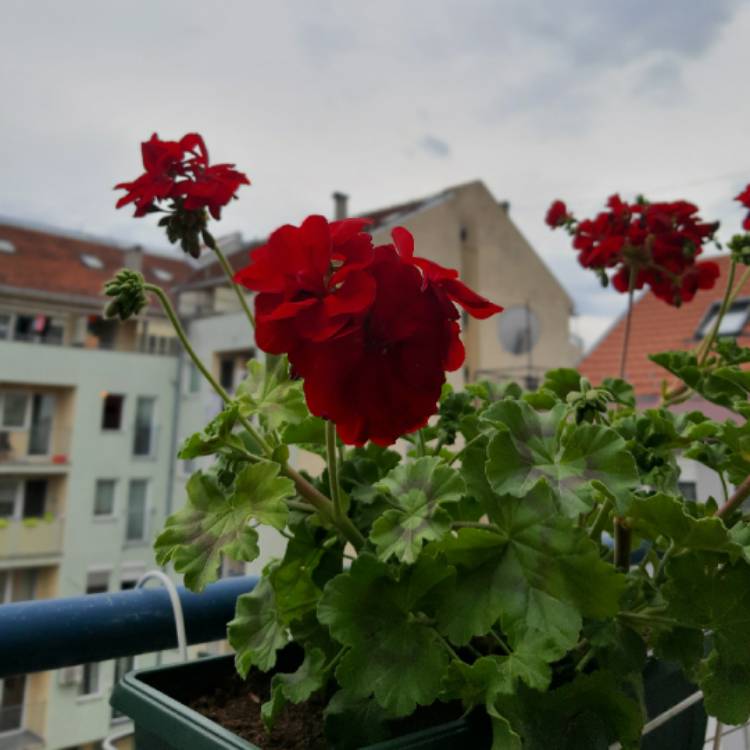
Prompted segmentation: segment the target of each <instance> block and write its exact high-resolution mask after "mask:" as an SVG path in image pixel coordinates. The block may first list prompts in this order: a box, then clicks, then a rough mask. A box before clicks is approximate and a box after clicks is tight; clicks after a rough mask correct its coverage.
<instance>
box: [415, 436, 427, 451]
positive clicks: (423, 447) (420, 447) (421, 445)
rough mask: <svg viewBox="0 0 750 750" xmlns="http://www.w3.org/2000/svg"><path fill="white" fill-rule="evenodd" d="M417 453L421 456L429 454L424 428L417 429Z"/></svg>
mask: <svg viewBox="0 0 750 750" xmlns="http://www.w3.org/2000/svg"><path fill="white" fill-rule="evenodd" d="M417 455H418V456H420V457H421V456H426V455H427V444H426V443H425V441H424V435H423V434H422V430H417Z"/></svg>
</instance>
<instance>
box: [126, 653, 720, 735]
mask: <svg viewBox="0 0 750 750" xmlns="http://www.w3.org/2000/svg"><path fill="white" fill-rule="evenodd" d="M233 670H234V660H233V657H232V656H231V655H230V656H218V657H212V658H207V659H201V660H198V661H194V662H190V663H188V664H177V665H172V666H167V667H157V668H151V669H143V670H139V671H135V672H131V673H130V674H128V675H126V676H125V678H124V679H123V680H122V681H121V682H120V683H119V684H118V685H117V686H116V687H115V690H114V692H113V693H112V698H111V703H112V705H113V706H114V707H115V708H116V709H117V710H118V711H121V712H122V713H124V714H127V715H128V716H129V717H130V718H131V719H133V722H134V724H135V750H187V748H189V750H262V749H259V748H257V747H256V746H255V745H252V744H251V743H249V742H247V741H246V740H243V739H240V738H239V737H237V735H235V734H233V733H232V732H229V731H227V730H226V729H224V728H223V727H221V726H219V725H218V724H216V723H215V722H213V721H211V720H210V719H207V718H205V717H204V716H202V715H201V714H199V713H197V712H196V711H193V710H192V709H191V708H188V707H187V706H186V705H185V704H184V703H183V702H181V701H182V700H185V699H187V698H188V695H189V694H190V693H191V692H192V691H191V686H194V685H196V684H199V685H205V686H210V685H211V684H212V683H214V684H217V683H218V681H219V680H220V678H221V677H222V676H224V675H226V674H227V672H228V671H233ZM644 678H645V684H646V705H647V708H648V715H649V717H654V716H657V715H658V714H660V713H662V712H663V711H665V710H667V709H668V708H670V707H671V706H673V705H675V704H676V703H678V702H679V701H681V700H683V699H684V698H687V697H688V696H689V695H691V694H692V693H693V692H695V690H696V688H695V686H693V685H690V684H689V683H687V682H686V681H685V680H684V678H683V677H682V675H681V673H680V671H679V669H678V668H677V667H676V666H675V665H672V664H669V663H666V662H656V661H655V662H652V663H650V664H649V665H648V666H647V668H646V670H645V672H644ZM705 733H706V714H705V712H704V710H703V704H702V703H697V704H695V705H693V706H691V707H690V708H688V709H687V710H685V711H683V712H682V713H681V714H679V715H678V716H676V717H674V718H673V719H671V720H670V721H669V722H668V723H667V724H665V725H664V726H662V727H659V728H658V729H656V730H655V731H653V732H652V733H650V734H649V735H647V736H646V737H644V738H643V741H642V748H643V750H701V749H702V748H703V742H704V737H705ZM490 744H491V740H490V737H489V732H488V727H487V726H486V724H484V723H483V722H467V721H464V720H461V719H459V720H456V721H452V722H449V723H446V724H441V725H439V726H436V727H433V728H432V729H426V730H423V731H420V732H415V733H413V734H409V735H405V736H403V737H398V738H395V739H392V740H387V741H385V742H379V743H377V744H374V745H367V746H365V747H363V748H361V750H486V749H487V748H489V747H490Z"/></svg>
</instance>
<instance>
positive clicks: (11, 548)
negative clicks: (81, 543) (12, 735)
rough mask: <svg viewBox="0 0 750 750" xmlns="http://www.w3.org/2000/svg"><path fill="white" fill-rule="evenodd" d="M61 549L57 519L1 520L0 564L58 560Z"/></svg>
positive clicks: (60, 521) (61, 525)
mask: <svg viewBox="0 0 750 750" xmlns="http://www.w3.org/2000/svg"><path fill="white" fill-rule="evenodd" d="M62 546H63V520H62V518H60V517H59V516H51V515H47V516H42V517H40V518H21V519H14V518H0V561H2V560H4V559H9V558H10V559H32V560H33V559H37V558H49V557H57V556H58V555H61V554H62ZM0 747H2V746H0Z"/></svg>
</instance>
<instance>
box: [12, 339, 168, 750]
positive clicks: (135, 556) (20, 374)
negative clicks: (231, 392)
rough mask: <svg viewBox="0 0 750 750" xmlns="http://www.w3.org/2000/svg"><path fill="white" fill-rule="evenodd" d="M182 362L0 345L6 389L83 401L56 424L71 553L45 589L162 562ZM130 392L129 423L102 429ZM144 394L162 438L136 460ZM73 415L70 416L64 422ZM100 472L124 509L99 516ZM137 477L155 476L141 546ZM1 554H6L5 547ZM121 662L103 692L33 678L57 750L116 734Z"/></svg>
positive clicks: (103, 668)
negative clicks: (63, 447)
mask: <svg viewBox="0 0 750 750" xmlns="http://www.w3.org/2000/svg"><path fill="white" fill-rule="evenodd" d="M176 378H177V358H176V357H159V356H150V355H146V354H138V353H133V352H118V351H103V350H88V349H79V348H71V347H59V346H45V345H34V344H27V343H17V342H0V381H2V383H3V384H4V385H11V386H17V385H26V386H34V387H47V386H50V387H52V386H54V387H56V388H60V387H63V388H65V389H69V390H67V391H65V393H70V394H73V393H74V394H75V396H74V398H73V397H71V398H70V399H69V400H64V401H63V402H62V403H61V404H60V410H59V414H58V413H56V414H55V418H56V420H61V421H63V422H66V424H65V425H64V427H65V428H66V429H67V430H68V431H69V437H68V450H69V466H68V467H67V469H66V472H65V473H66V480H65V484H66V485H67V491H66V493H65V498H64V503H63V506H64V510H63V514H64V528H63V535H64V536H63V550H64V552H63V556H62V558H61V560H60V562H59V566H57V568H56V570H57V574H56V575H54V576H52V577H50V576H45V577H43V579H42V580H43V585H41V586H40V585H39V583H38V584H37V591H36V595H37V596H38V597H42V596H55V597H66V596H77V595H81V594H84V593H85V592H86V584H87V576H88V574H89V573H91V572H95V571H107V572H108V573H109V590H110V591H117V590H119V589H120V587H121V584H122V582H123V581H124V580H127V581H131V582H132V581H133V580H134V579H137V578H138V577H139V576H140V575H141V574H142V573H143V572H145V571H146V570H149V569H151V568H153V567H155V564H154V557H153V549H152V540H153V535H154V534H155V533H156V532H157V531H158V530H159V529H160V528H161V527H162V525H163V523H164V518H165V514H166V506H167V497H168V495H169V492H170V491H171V486H170V481H169V468H170V461H169V456H170V454H171V453H172V452H173V450H174V446H173V440H172V429H171V426H172V417H173V412H174V387H175V385H176ZM107 392H109V393H117V394H123V395H124V396H125V401H124V410H123V418H122V423H121V429H120V430H116V431H105V430H102V428H101V415H102V405H103V397H104V395H105V394H106V393H107ZM137 396H153V397H155V398H156V402H155V416H154V421H153V424H154V426H155V432H154V436H153V439H154V440H155V443H154V444H153V445H154V449H153V450H152V455H151V456H149V457H136V456H133V436H134V421H135V408H136V398H137ZM63 417H64V419H61V418H63ZM97 478H107V479H109V478H111V479H115V480H116V482H117V483H116V491H115V511H114V513H113V515H112V516H111V517H108V518H95V517H94V514H93V503H94V490H95V482H96V479H97ZM130 479H146V480H148V492H147V509H148V510H147V526H146V535H145V539H144V540H143V541H142V542H126V541H125V526H126V510H127V509H126V505H127V489H128V482H129V480H130ZM0 554H1V552H0ZM155 658H156V657H155V656H154V655H150V656H148V657H143V658H140V657H139V665H141V666H145V665H147V664H149V663H154V660H155ZM113 681H114V663H113V662H107V663H103V664H101V665H100V668H99V689H98V691H97V692H96V693H95V694H94V695H90V696H89V695H87V696H79V695H78V687H77V686H76V685H69V686H62V685H61V684H60V680H59V672H51V673H47V674H44V675H36V676H33V677H31V678H29V682H28V683H27V684H28V687H27V702H29V703H31V702H33V703H34V704H35V705H43V706H44V732H42V734H43V736H44V737H45V739H46V742H47V744H46V747H47V749H48V750H58V749H60V748H67V747H71V746H76V745H79V744H84V743H86V742H92V741H95V740H100V739H101V738H102V737H104V736H105V735H106V734H108V733H109V731H110V726H111V723H110V720H111V711H110V708H109V705H108V699H109V692H110V689H111V687H112V684H113Z"/></svg>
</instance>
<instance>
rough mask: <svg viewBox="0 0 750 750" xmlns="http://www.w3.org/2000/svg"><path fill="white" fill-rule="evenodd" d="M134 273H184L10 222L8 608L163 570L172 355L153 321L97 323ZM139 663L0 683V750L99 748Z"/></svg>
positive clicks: (1, 279)
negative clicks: (113, 291)
mask: <svg viewBox="0 0 750 750" xmlns="http://www.w3.org/2000/svg"><path fill="white" fill-rule="evenodd" d="M124 265H130V266H133V265H136V266H140V267H141V268H142V269H143V271H144V273H145V274H146V276H147V277H149V280H153V281H156V282H158V283H164V281H167V280H169V281H172V280H174V281H178V280H179V279H181V278H183V277H185V276H186V275H187V274H188V273H189V271H190V269H189V268H186V267H185V266H184V264H182V263H181V262H179V261H174V260H170V259H169V258H166V259H165V258H161V257H158V256H151V255H149V254H145V253H143V252H141V251H137V250H136V251H128V250H123V249H120V248H117V247H113V246H111V245H105V244H103V243H96V242H91V241H87V240H84V239H81V238H76V237H71V236H65V235H60V234H58V233H55V234H52V233H49V232H45V231H40V230H35V229H31V228H28V227H20V226H14V225H3V224H0V603H1V602H14V601H22V600H25V599H35V598H47V597H64V596H76V595H82V594H86V593H99V592H104V591H117V590H119V589H122V588H128V587H132V586H133V585H135V582H136V581H137V579H138V578H139V577H140V575H141V574H142V573H143V572H145V571H146V570H147V569H148V568H151V567H153V553H152V549H151V542H152V537H153V534H154V532H155V531H156V530H158V529H159V528H160V527H161V525H162V523H163V520H164V517H165V513H166V509H167V505H168V503H167V499H168V498H171V493H172V476H173V472H172V468H173V461H172V458H171V457H172V456H173V455H174V452H175V443H174V440H175V432H174V428H173V425H174V417H175V406H176V391H175V388H176V382H177V363H178V360H177V357H176V356H174V354H175V352H176V346H175V339H174V338H173V337H172V336H171V330H170V329H169V327H168V326H167V325H166V324H165V322H164V320H163V319H162V318H161V317H160V316H159V315H158V313H157V311H156V310H152V311H149V313H148V314H147V315H146V316H145V318H144V319H143V320H140V321H133V322H128V323H127V324H124V325H117V324H116V323H114V322H112V321H107V320H104V319H103V318H102V317H101V310H102V307H103V303H102V297H101V289H102V286H103V283H104V281H106V280H107V279H108V278H109V277H111V276H112V274H113V273H114V272H115V271H117V270H118V269H119V268H121V267H123V266H124ZM167 276H168V277H169V278H168V279H167ZM130 661H132V660H130ZM144 663H145V662H144ZM130 667H131V663H130V662H129V661H128V660H121V661H120V662H118V663H114V662H108V663H101V664H90V665H85V666H82V667H77V668H73V669H64V670H58V671H56V672H47V673H40V674H32V675H27V676H24V675H19V676H16V677H12V678H8V679H5V680H3V681H0V749H2V750H5V749H6V748H8V749H10V748H12V749H13V750H23V749H24V748H47V749H49V750H62V749H63V748H66V749H67V748H81V750H84V749H86V750H88V748H93V747H95V746H96V747H98V745H95V744H94V743H98V742H99V741H100V740H101V739H102V738H103V737H105V736H106V735H107V734H109V733H110V731H111V728H112V726H113V723H114V724H115V725H116V724H117V722H118V721H119V719H118V717H116V716H115V717H113V716H112V712H111V709H110V707H109V705H108V699H109V689H110V687H111V685H112V684H113V683H114V682H115V681H116V679H117V678H118V675H119V674H120V673H122V672H124V671H125V670H127V669H129V668H130Z"/></svg>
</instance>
